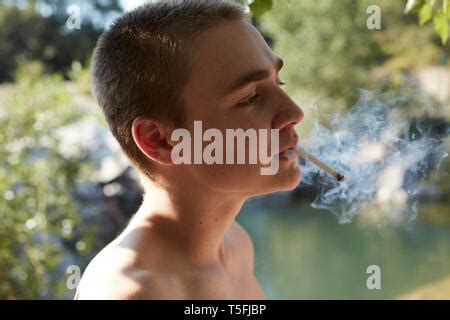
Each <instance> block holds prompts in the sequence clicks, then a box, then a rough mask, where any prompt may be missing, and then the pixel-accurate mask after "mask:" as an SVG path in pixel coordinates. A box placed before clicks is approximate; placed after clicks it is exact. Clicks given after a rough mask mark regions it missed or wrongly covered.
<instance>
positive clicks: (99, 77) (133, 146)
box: [93, 0, 303, 195]
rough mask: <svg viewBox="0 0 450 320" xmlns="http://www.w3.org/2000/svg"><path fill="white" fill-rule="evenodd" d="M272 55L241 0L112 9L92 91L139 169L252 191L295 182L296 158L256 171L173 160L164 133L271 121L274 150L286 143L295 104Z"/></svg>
mask: <svg viewBox="0 0 450 320" xmlns="http://www.w3.org/2000/svg"><path fill="white" fill-rule="evenodd" d="M281 64H282V62H281V60H280V59H279V58H278V57H277V56H276V55H275V54H274V53H273V52H272V51H271V50H270V48H269V47H268V46H267V44H266V43H265V41H264V39H263V37H262V36H261V35H260V33H259V32H258V31H257V30H256V29H255V28H254V27H253V26H252V25H251V23H250V19H249V16H248V15H247V13H246V12H245V10H244V8H242V7H241V6H240V5H237V4H235V3H233V2H231V1H211V0H209V1H199V0H194V1H186V0H185V1H161V2H153V3H149V4H146V5H144V6H141V7H140V8H138V9H136V10H134V11H131V12H129V13H126V14H125V15H123V16H122V17H120V18H118V19H117V20H116V21H115V22H114V23H113V25H112V26H111V27H110V28H109V29H108V30H107V31H106V32H105V33H104V34H103V35H102V37H101V38H100V40H99V41H98V43H97V47H96V49H95V52H94V59H93V86H94V94H95V95H96V97H97V99H98V102H99V104H100V106H101V107H102V109H103V111H104V114H105V116H106V120H107V122H108V124H109V126H110V129H111V131H112V133H113V135H114V136H115V138H116V139H117V141H118V142H119V144H120V145H121V147H122V150H123V151H124V152H125V154H126V155H127V156H128V158H129V159H130V160H131V162H132V163H133V165H134V166H135V167H136V169H137V170H138V171H140V172H141V173H142V174H143V175H145V176H147V177H149V178H150V179H154V180H156V179H158V178H162V179H163V180H165V181H174V180H179V181H183V182H185V181H189V183H191V184H194V183H196V184H197V185H203V186H205V187H207V188H212V189H215V190H220V191H228V192H243V193H246V194H248V195H252V194H260V193H266V192H272V191H277V190H281V189H291V188H293V187H295V186H296V185H297V184H298V182H299V180H300V171H299V169H298V167H297V165H296V161H288V160H286V159H285V160H281V161H280V164H279V171H278V172H277V174H275V175H273V176H264V175H261V174H260V168H261V164H260V163H258V164H253V165H252V164H244V165H242V164H240V165H239V164H236V165H227V164H213V165H206V164H201V165H175V164H173V162H172V158H171V150H172V148H173V146H174V144H175V143H174V142H173V141H172V140H171V132H172V130H174V129H176V128H186V129H187V130H188V131H189V132H191V133H192V137H194V121H195V120H200V121H202V126H203V131H205V130H207V129H209V128H215V129H217V130H219V131H220V132H222V133H223V136H224V137H225V136H226V135H225V131H226V129H243V130H247V129H256V130H258V129H267V130H270V129H279V130H280V131H279V148H280V150H283V149H285V147H287V146H291V145H292V144H293V143H294V142H295V141H296V139H297V136H296V134H295V131H294V129H293V126H294V125H295V124H297V123H298V122H300V121H301V119H302V117H303V113H302V111H301V109H300V108H299V107H298V106H296V105H295V103H294V102H293V101H292V100H290V99H289V97H288V96H287V95H286V94H285V93H284V92H283V91H282V90H281V88H280V87H279V86H280V80H279V78H278V71H279V69H280V68H281ZM245 80H247V81H245ZM242 81H244V84H243V83H242ZM239 84H241V85H240V86H239ZM236 85H238V86H236ZM268 138H269V140H270V133H269V137H268ZM267 143H268V144H270V143H269V142H268V141H267ZM207 144H208V142H204V144H203V145H202V146H203V147H205V146H206V145H207ZM225 145H226V141H224V149H223V150H224V153H226V150H225V149H226V148H225ZM202 150H203V148H202ZM193 151H194V149H193ZM247 156H248V155H247ZM224 158H225V155H224Z"/></svg>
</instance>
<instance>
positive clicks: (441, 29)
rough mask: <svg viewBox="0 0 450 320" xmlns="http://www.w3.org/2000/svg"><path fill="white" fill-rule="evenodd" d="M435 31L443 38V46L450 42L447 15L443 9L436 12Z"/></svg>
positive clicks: (434, 19)
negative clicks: (449, 40)
mask: <svg viewBox="0 0 450 320" xmlns="http://www.w3.org/2000/svg"><path fill="white" fill-rule="evenodd" d="M433 24H434V30H436V32H437V33H438V35H439V37H440V38H441V41H442V44H444V45H445V44H446V43H447V40H448V24H449V21H448V20H447V15H446V14H445V12H444V10H443V9H442V8H439V9H438V10H437V11H436V14H435V16H434V18H433Z"/></svg>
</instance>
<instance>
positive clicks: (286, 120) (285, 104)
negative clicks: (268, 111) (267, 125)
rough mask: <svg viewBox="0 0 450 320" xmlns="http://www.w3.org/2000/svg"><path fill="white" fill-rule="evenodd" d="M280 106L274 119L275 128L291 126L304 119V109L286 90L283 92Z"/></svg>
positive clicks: (273, 126) (280, 128)
mask: <svg viewBox="0 0 450 320" xmlns="http://www.w3.org/2000/svg"><path fill="white" fill-rule="evenodd" d="M278 106H279V107H278V108H277V111H278V112H277V113H276V115H275V117H274V119H273V121H272V128H273V129H279V130H282V129H285V128H290V127H293V126H295V125H297V124H299V123H300V122H301V121H302V120H303V117H304V113H303V110H302V109H301V108H300V107H299V106H298V105H297V104H296V103H295V102H294V101H292V99H291V98H290V97H289V96H288V95H287V94H286V93H285V92H282V97H281V98H280V101H279V104H278Z"/></svg>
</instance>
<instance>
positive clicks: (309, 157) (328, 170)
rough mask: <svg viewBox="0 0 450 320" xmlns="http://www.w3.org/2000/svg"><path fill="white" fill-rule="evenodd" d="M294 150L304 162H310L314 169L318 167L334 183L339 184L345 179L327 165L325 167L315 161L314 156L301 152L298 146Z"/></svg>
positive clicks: (323, 164)
mask: <svg viewBox="0 0 450 320" xmlns="http://www.w3.org/2000/svg"><path fill="white" fill-rule="evenodd" d="M295 150H296V151H297V153H298V155H299V156H300V157H302V158H303V159H305V160H309V161H311V162H312V163H313V164H314V165H315V166H316V167H318V168H320V169H322V170H323V171H325V172H326V173H328V174H329V175H330V176H332V177H333V178H334V179H335V180H336V181H339V182H341V181H344V179H345V177H344V175H343V174H341V173H339V172H337V171H335V170H333V169H332V168H331V167H329V166H328V165H326V164H325V163H323V162H322V161H320V160H319V159H317V158H316V157H315V156H313V155H312V154H310V153H309V152H307V151H305V150H303V148H301V147H300V146H297V147H296V148H295Z"/></svg>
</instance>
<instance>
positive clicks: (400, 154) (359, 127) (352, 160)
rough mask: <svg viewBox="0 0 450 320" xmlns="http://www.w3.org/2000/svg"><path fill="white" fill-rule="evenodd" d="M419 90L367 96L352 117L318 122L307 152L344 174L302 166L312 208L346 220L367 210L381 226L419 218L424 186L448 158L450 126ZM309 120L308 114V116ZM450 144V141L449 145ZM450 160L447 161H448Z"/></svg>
mask: <svg viewBox="0 0 450 320" xmlns="http://www.w3.org/2000/svg"><path fill="white" fill-rule="evenodd" d="M418 96H419V95H418V93H417V92H413V93H411V92H409V93H408V94H405V93H404V91H403V90H396V91H389V92H386V93H373V92H368V91H361V96H360V99H359V101H358V102H357V104H356V105H355V106H353V107H352V108H351V109H350V110H349V111H348V112H347V113H346V114H338V115H334V116H332V117H329V124H328V125H327V126H325V125H322V124H320V123H319V122H318V121H316V122H315V124H314V126H313V129H312V131H311V133H310V138H307V139H305V140H302V141H301V142H300V143H301V145H302V146H303V147H304V149H305V150H307V151H308V152H310V153H312V154H313V155H315V156H316V157H318V158H319V159H320V160H322V161H323V162H325V163H326V164H328V165H329V166H331V167H332V168H333V169H335V170H336V171H338V172H340V173H342V174H343V175H344V176H345V180H344V181H343V182H336V181H335V180H334V179H333V178H331V177H330V176H329V175H327V174H326V173H324V172H322V171H320V169H318V168H317V167H315V166H314V165H312V164H311V163H309V162H308V161H306V162H305V161H303V163H302V164H303V166H302V174H303V178H302V183H301V185H300V188H302V186H303V187H305V186H309V187H314V188H315V189H316V191H317V193H316V194H317V196H316V198H315V200H314V201H313V202H312V204H311V206H312V207H314V208H318V209H327V210H329V211H331V212H333V213H334V214H335V215H336V216H337V217H338V218H339V222H340V223H347V222H351V221H352V219H353V218H354V217H355V216H356V215H358V214H360V213H361V212H365V213H366V212H368V213H369V214H370V215H372V216H373V218H374V219H375V220H376V221H393V222H401V221H405V219H406V220H408V219H413V218H414V217H415V216H416V215H417V206H418V199H419V191H420V190H421V189H420V188H421V183H422V181H424V179H425V178H426V177H427V175H429V174H430V172H431V171H432V170H433V169H434V170H436V169H437V170H440V172H439V174H438V176H439V175H440V176H442V175H446V174H447V173H445V172H443V171H442V168H441V164H442V162H443V161H446V159H445V158H446V157H447V156H448V142H449V139H448V133H449V131H450V127H449V124H448V122H447V121H446V120H445V118H442V117H438V116H436V114H435V113H434V114H433V113H431V112H430V106H429V105H428V103H426V104H424V103H420V102H418V101H421V99H419V98H417V97H418ZM306 116H308V114H306ZM446 143H447V144H446ZM447 159H448V158H447Z"/></svg>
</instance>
